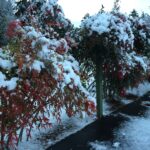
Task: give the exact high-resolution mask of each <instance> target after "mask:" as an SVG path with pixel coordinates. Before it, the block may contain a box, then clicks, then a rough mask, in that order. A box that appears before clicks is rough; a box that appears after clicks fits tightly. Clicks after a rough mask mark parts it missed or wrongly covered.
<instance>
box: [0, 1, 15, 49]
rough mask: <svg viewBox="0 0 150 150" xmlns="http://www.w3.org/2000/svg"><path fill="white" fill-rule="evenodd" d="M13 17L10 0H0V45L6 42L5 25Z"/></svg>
mask: <svg viewBox="0 0 150 150" xmlns="http://www.w3.org/2000/svg"><path fill="white" fill-rule="evenodd" d="M12 18H13V7H12V4H11V1H10V0H8V1H6V0H2V1H0V47H1V46H3V45H6V44H7V37H6V35H5V32H6V29H7V25H8V23H9V22H10V21H11V20H12Z"/></svg>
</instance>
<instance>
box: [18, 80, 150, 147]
mask: <svg viewBox="0 0 150 150" xmlns="http://www.w3.org/2000/svg"><path fill="white" fill-rule="evenodd" d="M148 91H150V83H148V82H147V81H145V82H143V83H141V84H140V85H139V86H138V87H136V88H132V89H131V88H129V89H128V90H127V93H130V94H135V95H138V96H142V95H144V94H145V93H146V92H148ZM121 102H122V103H124V104H128V103H130V102H131V100H126V99H124V100H122V101H121ZM145 103H148V102H143V105H145ZM104 110H105V111H104V115H108V114H110V113H111V111H112V110H111V106H110V105H109V104H108V103H106V102H105V101H104ZM50 120H51V122H52V124H53V126H52V128H50V129H41V130H40V131H39V130H37V129H34V130H33V132H32V138H31V139H30V140H29V141H26V138H25V136H24V138H23V142H21V143H20V144H19V146H18V150H36V149H38V150H43V149H45V148H47V147H49V146H50V145H53V144H55V143H56V142H58V141H60V140H62V139H64V138H66V137H67V136H69V135H71V134H73V133H75V132H77V131H79V130H81V129H82V128H83V127H85V126H86V125H88V124H90V123H91V122H93V121H94V120H95V116H94V117H93V116H91V117H90V116H87V115H84V116H83V118H82V119H81V118H79V117H72V118H68V117H67V115H66V114H65V112H64V111H62V122H61V124H58V123H57V121H56V120H55V119H54V118H51V119H50ZM79 120H80V121H79ZM116 133H117V137H116V141H115V142H114V143H110V142H99V141H95V142H93V143H90V145H91V150H116V149H117V150H122V149H121V147H127V144H132V148H131V149H129V148H127V149H128V150H132V149H135V148H136V150H140V148H139V149H137V147H138V146H139V147H142V146H143V145H144V144H145V147H150V144H149V145H148V142H147V143H146V141H147V140H149V141H150V111H149V116H148V114H147V116H146V118H134V119H133V120H131V121H130V122H127V123H126V124H124V126H123V127H122V128H121V129H120V130H119V131H116ZM138 134H139V135H138ZM137 135H138V136H137ZM148 135H149V136H148ZM121 137H122V138H124V140H128V139H130V140H131V142H130V141H128V142H130V143H120V142H118V141H119V138H121ZM142 143H143V144H142ZM135 145H137V147H134V146H135ZM123 150H126V149H123ZM144 150H149V149H144Z"/></svg>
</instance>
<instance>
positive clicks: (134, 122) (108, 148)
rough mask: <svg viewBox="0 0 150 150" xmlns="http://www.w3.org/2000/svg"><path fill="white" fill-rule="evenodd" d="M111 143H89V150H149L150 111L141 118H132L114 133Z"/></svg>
mask: <svg viewBox="0 0 150 150" xmlns="http://www.w3.org/2000/svg"><path fill="white" fill-rule="evenodd" d="M114 134H115V135H116V137H115V139H114V141H113V142H110V141H95V142H91V143H89V145H90V146H91V150H142V149H143V150H149V149H150V142H149V141H150V109H149V111H148V112H147V113H146V114H145V116H143V117H132V118H130V121H127V122H125V123H124V124H122V126H121V128H120V129H116V131H115V132H114Z"/></svg>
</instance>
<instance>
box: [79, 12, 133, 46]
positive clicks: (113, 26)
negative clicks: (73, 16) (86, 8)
mask: <svg viewBox="0 0 150 150" xmlns="http://www.w3.org/2000/svg"><path fill="white" fill-rule="evenodd" d="M81 28H82V29H87V30H88V31H89V33H88V35H89V36H91V35H92V34H93V33H94V32H95V33H97V34H98V35H103V36H106V37H107V38H108V40H110V41H112V42H114V43H115V44H116V45H120V46H121V47H123V46H127V45H128V46H127V48H128V49H131V48H133V43H134V35H133V33H132V29H131V22H130V21H129V19H128V17H127V16H126V15H123V14H121V13H116V14H115V13H112V12H102V13H98V14H96V15H93V16H90V17H87V18H85V19H84V20H83V21H82V24H81Z"/></svg>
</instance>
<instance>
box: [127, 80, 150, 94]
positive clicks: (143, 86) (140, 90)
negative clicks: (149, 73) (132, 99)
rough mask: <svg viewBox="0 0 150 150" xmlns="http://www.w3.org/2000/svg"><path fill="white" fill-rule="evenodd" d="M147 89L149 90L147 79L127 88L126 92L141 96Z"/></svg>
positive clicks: (149, 85) (149, 84)
mask: <svg viewBox="0 0 150 150" xmlns="http://www.w3.org/2000/svg"><path fill="white" fill-rule="evenodd" d="M148 91H150V83H149V82H148V81H145V82H143V83H141V84H139V85H138V87H135V88H129V89H128V90H127V91H126V92H127V93H128V94H134V95H137V96H142V95H144V94H146V93H147V92H148Z"/></svg>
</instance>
